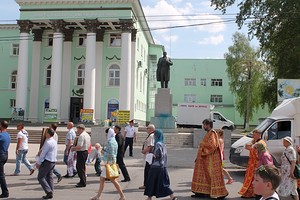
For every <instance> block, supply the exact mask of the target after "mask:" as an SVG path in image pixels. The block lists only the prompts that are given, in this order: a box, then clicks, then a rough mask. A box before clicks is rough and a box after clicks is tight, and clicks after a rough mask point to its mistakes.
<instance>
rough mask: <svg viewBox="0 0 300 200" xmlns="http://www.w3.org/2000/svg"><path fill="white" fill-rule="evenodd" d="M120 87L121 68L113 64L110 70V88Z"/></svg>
mask: <svg viewBox="0 0 300 200" xmlns="http://www.w3.org/2000/svg"><path fill="white" fill-rule="evenodd" d="M119 85H120V67H119V66H118V65H116V64H113V65H112V66H110V67H109V69H108V86H119Z"/></svg>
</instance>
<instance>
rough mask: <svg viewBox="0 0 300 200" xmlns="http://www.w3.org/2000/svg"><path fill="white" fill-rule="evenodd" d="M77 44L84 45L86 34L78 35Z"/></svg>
mask: <svg viewBox="0 0 300 200" xmlns="http://www.w3.org/2000/svg"><path fill="white" fill-rule="evenodd" d="M78 46H80V47H85V46H86V34H79V35H78Z"/></svg>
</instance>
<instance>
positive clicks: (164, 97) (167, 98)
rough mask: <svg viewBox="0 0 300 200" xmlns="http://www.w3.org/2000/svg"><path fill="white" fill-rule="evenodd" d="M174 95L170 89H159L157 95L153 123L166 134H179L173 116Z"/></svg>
mask: <svg viewBox="0 0 300 200" xmlns="http://www.w3.org/2000/svg"><path fill="white" fill-rule="evenodd" d="M172 104H173V103H172V94H171V92H170V88H158V89H157V94H156V95H155V110H154V117H152V118H151V123H152V124H154V125H155V128H157V129H162V130H163V131H164V132H178V131H177V129H176V127H175V122H176V120H175V117H174V116H172V106H173V105H172Z"/></svg>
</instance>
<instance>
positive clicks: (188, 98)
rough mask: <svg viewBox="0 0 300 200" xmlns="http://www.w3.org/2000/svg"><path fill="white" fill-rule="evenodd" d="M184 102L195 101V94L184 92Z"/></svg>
mask: <svg viewBox="0 0 300 200" xmlns="http://www.w3.org/2000/svg"><path fill="white" fill-rule="evenodd" d="M184 102H185V103H195V102H196V95H195V94H185V95H184Z"/></svg>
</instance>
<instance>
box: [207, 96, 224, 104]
mask: <svg viewBox="0 0 300 200" xmlns="http://www.w3.org/2000/svg"><path fill="white" fill-rule="evenodd" d="M210 102H211V103H221V102H223V95H210Z"/></svg>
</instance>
